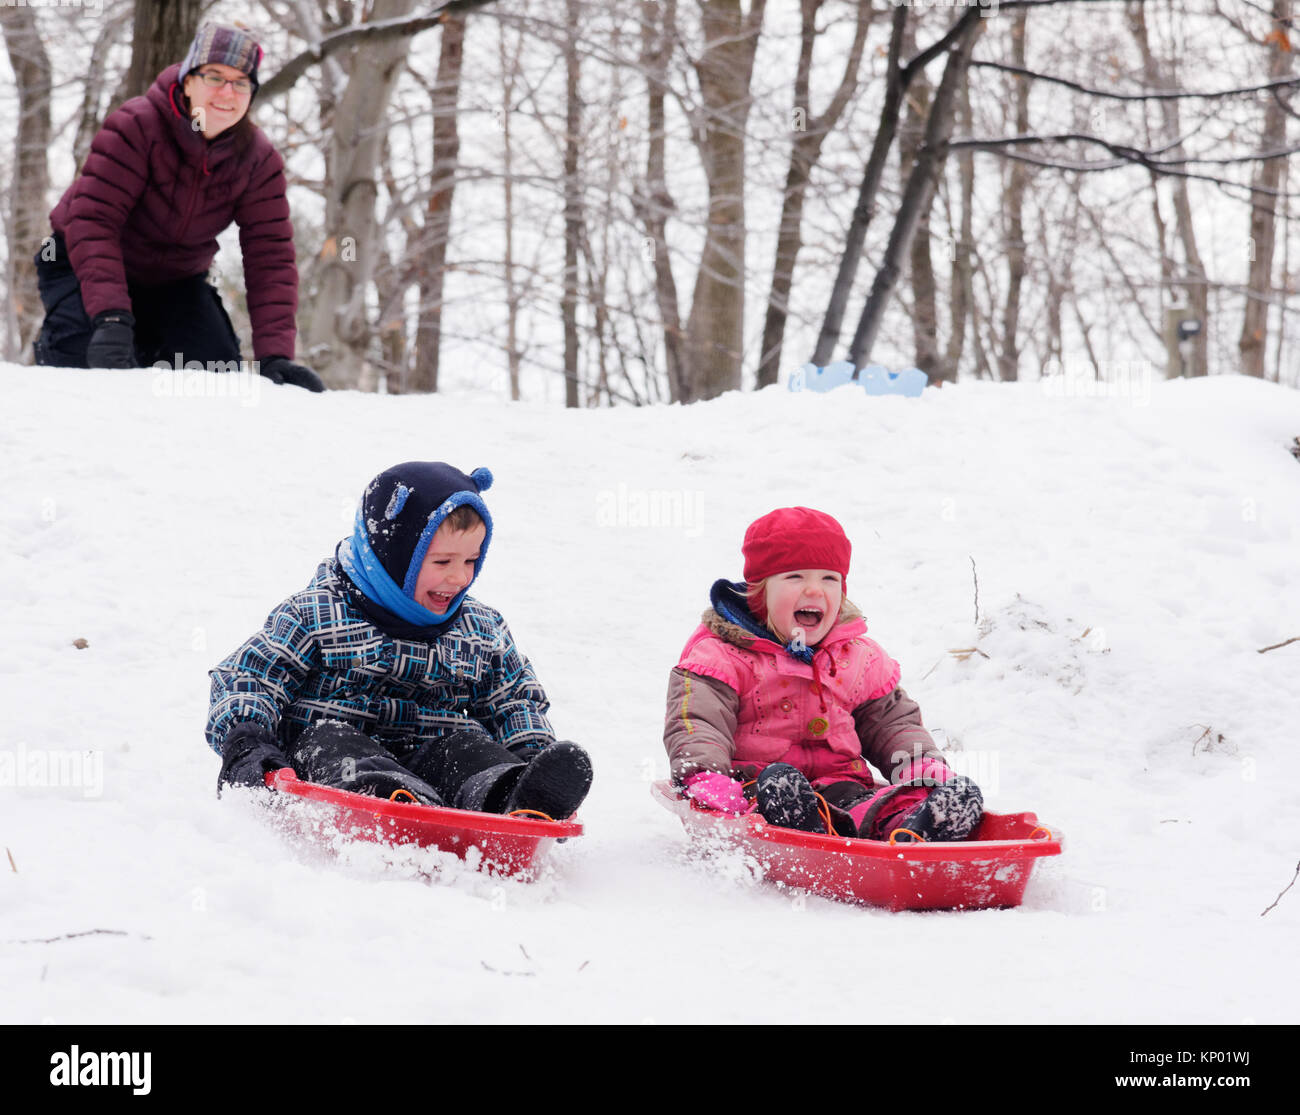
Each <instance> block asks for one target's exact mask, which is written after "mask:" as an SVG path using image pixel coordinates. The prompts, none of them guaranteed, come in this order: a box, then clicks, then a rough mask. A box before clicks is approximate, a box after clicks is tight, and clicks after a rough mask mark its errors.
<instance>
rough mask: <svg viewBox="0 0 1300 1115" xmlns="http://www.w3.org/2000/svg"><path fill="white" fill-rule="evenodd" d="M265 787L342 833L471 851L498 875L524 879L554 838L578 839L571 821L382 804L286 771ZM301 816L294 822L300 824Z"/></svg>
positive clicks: (269, 777)
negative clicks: (309, 806) (310, 806)
mask: <svg viewBox="0 0 1300 1115" xmlns="http://www.w3.org/2000/svg"><path fill="white" fill-rule="evenodd" d="M266 784H267V785H268V786H270V787H271V788H272V789H274V790H279V791H280V792H281V793H284V794H289V795H292V796H293V797H296V798H301V799H304V800H305V801H310V802H312V803H314V804H315V805H316V806H318V807H319V811H317V810H313V814H314V815H316V816H319V817H321V818H322V819H325V820H327V821H328V822H329V823H330V824H332V825H333V826H335V827H337V829H338V830H339V831H340V832H341V833H344V834H345V835H348V836H351V837H354V838H356V839H358V840H370V841H374V842H375V843H379V844H415V845H417V846H419V847H421V848H438V849H440V850H442V851H444V852H453V853H455V854H456V855H457V856H459V857H460V858H461V859H464V858H465V856H466V854H467V853H468V852H469V850H470V849H471V848H477V849H478V850H479V852H480V853H481V854H482V856H483V861H484V863H485V864H486V865H487V866H489V867H491V868H492V869H493V870H494V871H496V872H498V873H499V874H502V875H519V876H527V875H529V874H531V870H532V868H533V867H534V866H535V865H536V864H537V863H539V862H540V858H541V856H542V855H543V854H544V853H545V852H546V851H548V850H549V849H550V847H551V845H552V844H554V843H555V842H556V841H557V840H567V839H568V838H569V837H571V836H581V835H582V825H581V824H579V823H578V822H577V821H552V820H550V819H543V818H538V817H520V816H508V815H503V814H500V813H475V812H472V811H470V810H468V809H445V808H440V807H435V806H431V805H418V804H415V803H413V802H404V801H386V800H385V799H383V798H376V797H369V796H368V795H366V794H354V793H352V792H351V791H350V790H338V789H335V788H333V787H332V786H321V785H318V784H317V783H315V782H303V781H302V780H301V779H300V778H299V777H298V776H297V775H296V774H295V773H294V772H293V769H292V768H291V767H284V768H282V769H281V770H277V771H273V772H271V773H270V774H268V775H267V776H266ZM302 820H306V818H302V819H300V827H301V821H302Z"/></svg>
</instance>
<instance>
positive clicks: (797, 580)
mask: <svg viewBox="0 0 1300 1115" xmlns="http://www.w3.org/2000/svg"><path fill="white" fill-rule="evenodd" d="M766 592H767V618H768V622H770V623H771V625H772V626H773V627H774V628H775V629H776V632H777V634H778V635H780V636H781V641H782V642H786V643H788V642H789V641H790V639H791V638H792V637H793V635H794V631H795V628H799V629H801V630H802V631H803V641H804V645H805V646H809V647H812V646H816V645H817V644H818V643H820V642H821V641H822V639H824V638H825V637H826V636H827V635H828V634H830V630H831V628H832V627H834V626H835V621H836V620H837V619H838V618H839V614H840V604H841V602H842V601H843V600H844V585H843V582H842V581H841V580H840V575H839V574H838V573H833V572H831V570H829V569H792V570H790V571H789V572H788V573H778V574H776V576H774V577H769V578H768V580H767V590H766Z"/></svg>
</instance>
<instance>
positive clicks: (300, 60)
mask: <svg viewBox="0 0 1300 1115" xmlns="http://www.w3.org/2000/svg"><path fill="white" fill-rule="evenodd" d="M490 3H492V0H441V2H439V3H435V5H434V7H433V8H432V9H431V10H430V11H429V12H428V13H426V14H425V15H420V16H410V17H405V18H402V19H386V20H379V21H378V22H375V23H363V24H361V25H359V26H357V27H349V28H347V29H346V30H343V31H336V32H334V34H332V35H326V36H325V37H324V38H323V39H321V40H320V42H318V43H316V44H314V45H313V46H309V47H308V48H307V49H306V50H304V51H303V52H302V53H301V54H298V55H296V56H294V57H293V58H291V59H289V61H288V62H286V63H285V64H284V66H282V67H281V68H280V70H279V71H278V72H277V73H276V75H275V76H274V77H272V78H271V79H270V80H269V81H264V82H262V83H261V85H260V87H259V88H258V96H259V97H260V98H261V99H262V100H265V99H266V98H267V97H279V96H283V95H284V94H285V93H287V92H289V90H290V89H292V88H293V87H294V85H295V84H296V83H297V81H298V79H299V78H300V77H302V76H303V74H305V73H306V72H307V71H308V70H309V69H311V68H312V67H313V66H317V65H319V64H320V63H321V62H322V61H324V60H325V59H326V58H327V57H328V56H329V55H331V54H335V53H337V52H338V51H340V50H347V49H348V48H349V47H353V46H356V45H358V44H359V43H363V42H370V43H375V42H384V41H385V40H387V39H402V38H410V37H411V36H413V35H418V34H419V33H420V32H421V31H427V30H429V28H431V27H436V26H437V25H438V24H440V23H441V22H442V21H443V18H444V17H445V16H447V15H450V14H452V13H453V12H466V11H470V10H471V9H473V8H481V7H483V6H484V5H486V4H490Z"/></svg>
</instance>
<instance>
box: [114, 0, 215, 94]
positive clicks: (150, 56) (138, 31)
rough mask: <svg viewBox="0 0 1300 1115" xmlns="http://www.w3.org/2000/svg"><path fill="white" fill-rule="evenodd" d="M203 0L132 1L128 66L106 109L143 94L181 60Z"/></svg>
mask: <svg viewBox="0 0 1300 1115" xmlns="http://www.w3.org/2000/svg"><path fill="white" fill-rule="evenodd" d="M203 6H204V5H203V0H135V16H134V19H133V21H132V25H131V65H130V66H129V67H128V69H127V71H126V77H125V78H123V79H122V83H121V84H120V85H119V86H118V87H117V93H116V94H115V95H114V97H113V103H112V104H111V105H110V106H109V110H110V111H111V110H112V109H115V108H117V107H119V106H120V105H122V104H123V103H124V102H126V101H129V100H130V99H131V98H132V97H143V96H144V95H145V93H146V92H148V90H149V86H151V85H152V84H153V83H154V79H155V78H157V76H158V75H159V74H160V73H162V72H163V70H165V69H166V68H167V67H168V66H174V65H175V64H176V63H177V62H180V61H183V60H184V58H185V52H186V51H187V50H189V48H190V43H192V42H193V41H194V35H195V32H197V31H198V29H199V17H200V15H201V14H202V12H203Z"/></svg>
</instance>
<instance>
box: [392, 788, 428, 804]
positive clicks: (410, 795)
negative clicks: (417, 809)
mask: <svg viewBox="0 0 1300 1115" xmlns="http://www.w3.org/2000/svg"><path fill="white" fill-rule="evenodd" d="M398 794H405V795H406V796H405V797H400V798H399V797H398V796H397V795H398ZM388 800H389V801H409V802H410V803H411V804H412V805H419V804H420V803H419V801H418V800H417V799H416V796H415V795H414V794H413V793H411V791H410V790H394V791H393V792H392V793H391V794H389V795H388Z"/></svg>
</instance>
